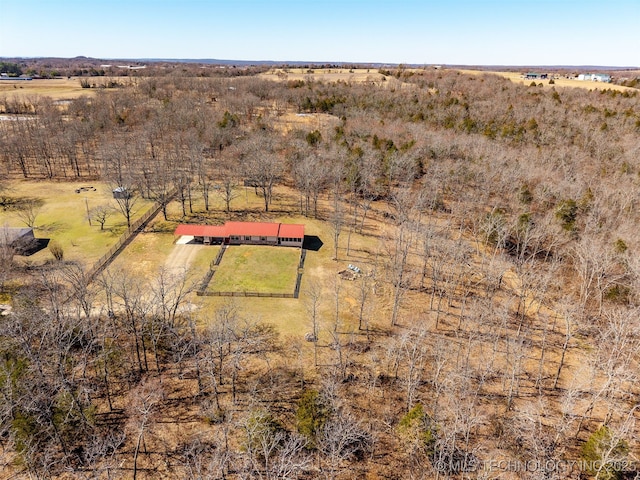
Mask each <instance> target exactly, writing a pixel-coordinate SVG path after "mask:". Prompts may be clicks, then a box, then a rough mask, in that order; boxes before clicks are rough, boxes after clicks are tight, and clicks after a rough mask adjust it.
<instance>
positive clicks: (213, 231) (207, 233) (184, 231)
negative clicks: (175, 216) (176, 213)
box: [174, 225, 227, 238]
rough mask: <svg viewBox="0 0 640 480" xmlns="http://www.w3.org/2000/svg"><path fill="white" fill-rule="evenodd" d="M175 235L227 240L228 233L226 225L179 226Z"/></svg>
mask: <svg viewBox="0 0 640 480" xmlns="http://www.w3.org/2000/svg"><path fill="white" fill-rule="evenodd" d="M174 235H191V236H194V237H220V238H225V237H226V236H227V233H226V228H225V226H224V225H178V228H176V231H175V232H174Z"/></svg>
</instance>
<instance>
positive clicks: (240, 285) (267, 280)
mask: <svg viewBox="0 0 640 480" xmlns="http://www.w3.org/2000/svg"><path fill="white" fill-rule="evenodd" d="M299 259H300V249H298V248H289V247H273V246H265V245H233V246H230V247H227V249H226V251H225V253H224V255H223V257H222V262H221V263H220V265H218V267H217V269H216V273H215V274H214V275H213V278H212V280H211V282H210V283H209V290H211V291H217V292H259V293H292V292H293V289H294V287H295V282H296V274H297V267H298V261H299Z"/></svg>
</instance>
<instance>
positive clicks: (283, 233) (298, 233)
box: [278, 223, 304, 238]
mask: <svg viewBox="0 0 640 480" xmlns="http://www.w3.org/2000/svg"><path fill="white" fill-rule="evenodd" d="M278 236H279V237H280V238H304V225H295V224H289V223H281V224H280V231H279V232H278Z"/></svg>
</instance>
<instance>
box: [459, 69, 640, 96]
mask: <svg viewBox="0 0 640 480" xmlns="http://www.w3.org/2000/svg"><path fill="white" fill-rule="evenodd" d="M460 72H462V73H466V74H471V75H483V74H485V73H489V74H493V75H500V76H502V77H504V78H508V79H509V80H511V81H512V82H514V83H521V84H522V85H530V84H531V82H532V80H526V79H524V78H522V74H521V73H518V72H487V71H482V70H460ZM553 81H554V83H552V84H551V85H549V80H537V81H536V83H542V86H543V87H544V88H552V87H572V88H584V89H587V90H607V89H611V90H618V91H620V92H624V91H625V90H628V91H631V92H637V91H638V89H636V88H630V87H623V86H622V85H615V84H613V83H602V82H592V81H581V80H574V79H570V78H557V79H554V80H553Z"/></svg>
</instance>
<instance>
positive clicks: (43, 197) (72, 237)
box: [0, 180, 152, 267]
mask: <svg viewBox="0 0 640 480" xmlns="http://www.w3.org/2000/svg"><path fill="white" fill-rule="evenodd" d="M89 186H90V187H91V188H87V189H85V190H82V191H81V192H80V193H76V190H78V189H80V188H82V187H89ZM6 188H7V190H6V192H5V193H4V195H5V196H7V197H12V198H33V199H38V200H40V201H41V202H42V206H41V207H40V208H38V209H36V211H37V215H36V217H35V228H34V234H35V236H36V238H48V239H50V240H55V241H57V242H58V243H59V244H60V245H61V246H62V249H63V251H64V258H65V259H66V260H73V261H77V262H79V263H81V264H83V265H85V266H86V267H89V266H91V265H92V264H93V263H94V262H95V261H96V260H98V259H99V258H100V257H101V256H102V255H103V254H104V253H105V252H106V251H107V250H109V248H111V246H112V245H114V244H115V243H116V242H117V241H118V239H119V238H120V235H121V234H122V233H123V232H124V230H125V229H126V222H125V219H124V216H123V215H122V214H121V213H120V212H119V211H117V204H116V201H115V200H114V199H113V196H112V193H111V189H110V188H109V187H108V186H107V185H106V184H104V183H100V182H94V183H89V182H83V183H79V182H64V183H61V182H51V181H26V180H21V181H13V182H6ZM101 205H104V206H109V207H110V208H112V209H113V214H112V215H111V216H110V217H109V218H108V219H107V222H106V223H105V226H104V230H100V225H99V224H98V223H96V222H95V221H94V222H92V225H89V221H88V219H87V207H88V208H89V209H92V208H95V207H97V206H101ZM151 205H152V202H150V201H148V200H142V199H139V200H137V201H136V204H135V208H134V215H133V216H132V221H135V220H136V219H137V218H139V217H140V216H142V215H143V214H144V213H145V212H146V211H147V210H148V209H149V208H150V207H151ZM4 225H7V226H10V227H24V226H25V223H24V221H23V220H22V219H21V218H20V214H19V212H18V211H16V210H12V209H9V210H1V209H0V226H4ZM52 258H53V255H52V254H51V252H50V251H49V250H48V249H44V250H41V251H39V252H37V253H36V254H34V255H32V256H30V257H28V260H29V261H30V262H33V263H35V264H40V263H44V262H46V261H48V260H50V259H52ZM25 259H26V258H25Z"/></svg>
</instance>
